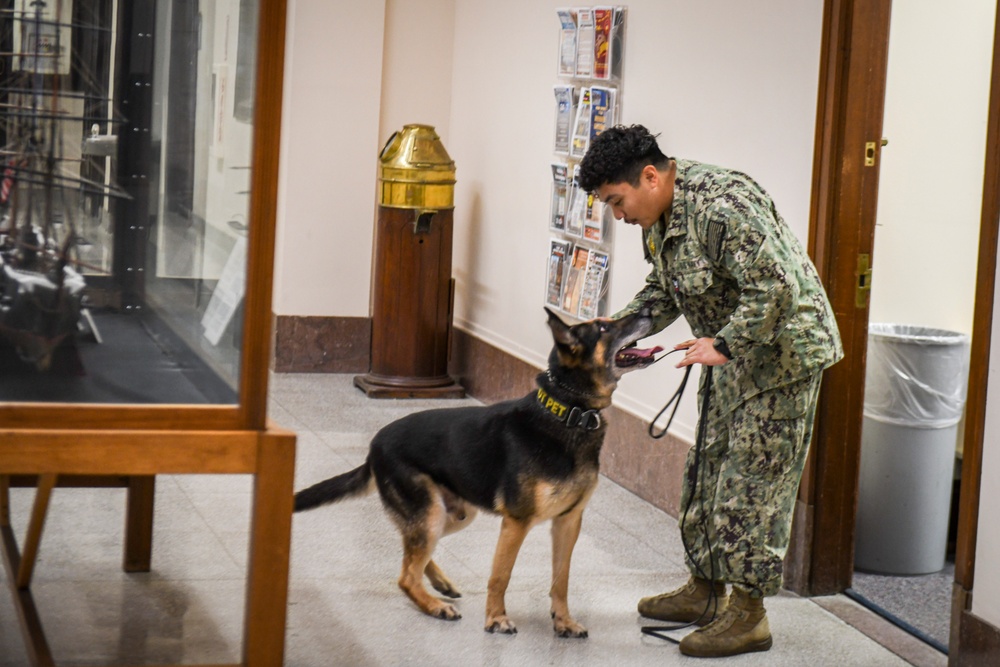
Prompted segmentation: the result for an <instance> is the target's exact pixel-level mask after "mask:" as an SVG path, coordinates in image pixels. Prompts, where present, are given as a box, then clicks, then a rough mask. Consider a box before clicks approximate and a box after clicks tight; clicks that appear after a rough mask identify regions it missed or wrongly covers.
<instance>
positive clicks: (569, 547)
mask: <svg viewBox="0 0 1000 667" xmlns="http://www.w3.org/2000/svg"><path fill="white" fill-rule="evenodd" d="M582 520H583V507H581V506H577V507H575V508H573V509H572V510H571V511H570V512H569V513H568V514H563V515H562V516H557V517H555V518H554V519H552V588H551V590H550V591H549V596H550V597H551V598H552V628H553V629H554V630H555V632H556V634H557V635H559V636H560V637H586V636H587V628H585V627H583V626H582V625H580V624H579V623H577V622H576V621H574V620H573V618H572V617H571V616H570V615H569V605H568V604H567V602H566V598H567V594H568V592H569V561H570V557H571V556H572V555H573V547H574V546H575V545H576V539H577V537H579V535H580V524H581V522H582Z"/></svg>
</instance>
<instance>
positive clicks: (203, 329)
mask: <svg viewBox="0 0 1000 667" xmlns="http://www.w3.org/2000/svg"><path fill="white" fill-rule="evenodd" d="M258 5H259V2H258V0H223V1H219V2H192V1H190V0H187V1H183V0H175V1H173V2H163V1H162V0H161V1H160V2H154V1H153V0H139V1H137V2H128V3H125V2H115V1H113V0H48V2H34V1H32V0H7V2H6V6H7V8H6V9H5V10H4V14H5V15H6V16H5V18H9V19H10V20H5V21H4V22H3V29H2V35H0V40H2V44H3V46H2V49H0V50H2V51H3V53H4V56H3V62H2V66H0V145H2V146H3V148H2V151H3V152H2V154H0V155H2V163H3V171H4V176H3V192H2V197H0V262H2V263H0V271H2V280H3V282H2V284H0V400H7V401H18V402H46V403H51V402H73V403H81V404H95V403H101V404H123V403H124V404H236V403H238V393H239V380H240V374H241V362H242V356H241V351H242V345H243V341H242V332H243V329H244V327H243V325H244V322H245V318H246V312H245V308H244V297H245V295H246V289H247V278H248V273H247V257H248V249H249V243H248V241H249V237H248V232H249V231H250V219H251V210H250V209H251V193H252V191H253V188H252V182H251V181H252V176H253V173H254V170H253V164H252V163H253V146H254V123H253V112H254V104H253V99H254V91H255V81H256V76H255V67H256V56H257V53H258V48H257V46H258V44H257V25H258V20H257V19H258V12H259V9H260V8H259V6H258Z"/></svg>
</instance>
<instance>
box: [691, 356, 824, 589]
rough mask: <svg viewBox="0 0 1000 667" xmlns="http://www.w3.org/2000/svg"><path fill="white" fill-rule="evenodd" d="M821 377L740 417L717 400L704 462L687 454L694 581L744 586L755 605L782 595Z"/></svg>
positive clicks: (769, 394) (774, 394)
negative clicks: (757, 599) (761, 598)
mask: <svg viewBox="0 0 1000 667" xmlns="http://www.w3.org/2000/svg"><path fill="white" fill-rule="evenodd" d="M704 375H705V374H704V373H703V374H702V377H703V380H704ZM821 376H822V374H821V373H817V374H816V375H813V376H811V377H809V378H807V379H805V380H801V381H798V382H795V383H792V384H789V385H785V386H783V387H778V388H777V389H771V390H768V391H765V392H762V393H760V394H758V395H756V396H753V397H752V398H749V399H747V400H746V401H744V402H743V403H741V404H740V405H739V406H737V407H736V408H735V409H727V408H729V406H724V405H718V404H717V402H716V401H714V400H712V401H711V402H710V403H709V408H708V414H707V415H701V419H707V421H706V423H705V426H704V427H705V438H704V440H705V442H704V445H703V447H702V451H701V454H700V457H699V456H698V454H697V452H696V449H697V448H696V447H692V448H691V450H690V451H689V452H688V456H687V468H686V472H685V476H684V486H683V489H682V492H681V507H680V511H681V534H682V537H683V539H684V543H685V546H686V550H687V553H688V557H687V559H686V560H687V565H688V568H689V569H690V570H691V573H692V574H693V575H695V576H698V577H701V578H704V579H713V580H715V581H725V582H727V583H730V584H737V585H739V586H740V587H741V588H743V589H745V590H747V591H749V592H750V594H751V595H752V596H753V597H758V596H767V595H774V594H775V593H777V592H778V591H779V590H780V589H781V577H782V568H783V561H784V557H785V552H786V551H787V549H788V540H789V535H790V530H791V524H792V513H793V511H794V508H795V499H796V496H797V495H798V489H799V482H800V481H801V479H802V470H803V467H804V465H805V460H806V454H807V453H808V452H809V442H810V440H811V438H812V429H813V420H814V417H815V414H816V400H817V398H818V396H819V385H820V378H821ZM703 384H704V382H703ZM704 390H705V389H704V386H702V387H701V388H700V390H699V392H698V394H699V399H701V398H702V397H703V396H704V394H703V392H704ZM712 393H713V394H715V392H714V391H713V392H712ZM712 398H713V399H714V398H715V396H713V397H712ZM699 405H700V403H699ZM696 463H697V465H696ZM685 509H686V510H687V511H686V512H685Z"/></svg>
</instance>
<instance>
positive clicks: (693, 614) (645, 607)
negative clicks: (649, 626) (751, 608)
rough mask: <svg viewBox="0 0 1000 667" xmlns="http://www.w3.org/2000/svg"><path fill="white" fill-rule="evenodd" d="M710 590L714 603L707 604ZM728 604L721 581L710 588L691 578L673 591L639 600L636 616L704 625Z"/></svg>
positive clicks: (700, 580)
mask: <svg viewBox="0 0 1000 667" xmlns="http://www.w3.org/2000/svg"><path fill="white" fill-rule="evenodd" d="M713 587H714V589H715V599H716V601H715V602H714V603H711V604H710V599H709V598H710V597H711V593H712V589H713ZM728 600H729V596H728V595H726V585H725V584H724V583H722V582H721V581H717V582H715V583H714V584H712V583H711V582H709V581H708V580H707V579H699V578H698V577H691V578H690V579H688V582H687V583H686V584H684V585H683V586H681V587H680V588H678V589H677V590H675V591H671V592H669V593H663V594H661V595H654V596H652V597H648V598H643V599H641V600H639V613H640V614H642V615H643V616H645V617H647V618H655V619H656V620H658V621H674V622H678V623H695V622H697V623H698V625H705V624H706V623H711V622H712V619H713V618H716V617H717V615H718V614H721V613H722V611H723V610H724V609H725V608H726V603H727V601H728Z"/></svg>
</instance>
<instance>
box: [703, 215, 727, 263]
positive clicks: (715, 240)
mask: <svg viewBox="0 0 1000 667" xmlns="http://www.w3.org/2000/svg"><path fill="white" fill-rule="evenodd" d="M725 240H726V224H725V223H724V222H721V221H719V220H711V221H709V223H708V239H707V241H706V243H705V246H706V250H708V256H709V257H710V258H711V259H712V260H713V261H716V262H717V261H719V258H720V257H722V243H723V241H725Z"/></svg>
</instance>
